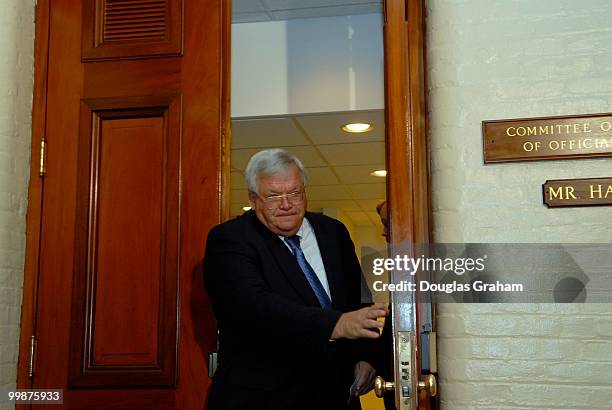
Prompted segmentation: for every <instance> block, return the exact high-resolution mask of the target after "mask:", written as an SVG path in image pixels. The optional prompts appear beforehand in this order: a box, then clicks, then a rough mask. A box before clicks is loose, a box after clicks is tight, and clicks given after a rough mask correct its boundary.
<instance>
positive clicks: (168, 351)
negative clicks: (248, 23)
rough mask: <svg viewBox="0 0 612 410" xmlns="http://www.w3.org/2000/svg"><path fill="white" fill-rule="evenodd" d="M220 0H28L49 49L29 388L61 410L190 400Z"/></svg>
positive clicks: (195, 388)
mask: <svg viewBox="0 0 612 410" xmlns="http://www.w3.org/2000/svg"><path fill="white" fill-rule="evenodd" d="M223 3H228V2H222V1H221V0H206V1H201V0H185V1H180V0H154V1H153V0H151V1H146V0H144V1H135V0H130V1H117V0H87V1H73V0H39V2H38V5H37V7H39V8H40V7H43V8H45V9H46V10H45V11H46V13H47V16H48V25H49V44H48V71H47V73H46V78H47V84H48V86H47V90H46V94H47V96H46V102H47V109H46V112H45V113H44V114H45V116H46V130H45V139H46V140H47V152H46V162H47V166H46V175H45V176H44V183H43V195H42V211H41V212H42V217H41V218H42V219H41V221H42V222H41V232H40V253H39V267H38V299H37V304H36V308H35V329H34V334H35V336H36V340H37V353H36V363H35V369H34V378H33V379H32V380H33V381H32V387H33V388H62V389H64V403H65V404H64V406H63V407H64V408H70V409H85V408H87V409H128V408H129V409H145V408H146V409H181V410H183V409H186V410H189V409H198V410H199V409H202V408H204V406H205V399H206V395H207V388H208V385H209V379H208V369H207V361H206V356H207V353H208V352H209V351H213V350H215V340H216V339H215V337H216V332H215V321H214V317H213V314H212V311H211V309H210V306H209V303H208V300H207V296H206V294H205V291H204V286H203V283H202V282H203V281H202V269H201V260H202V257H203V252H204V245H205V244H204V242H205V237H206V233H207V232H208V230H209V229H210V228H211V227H213V226H214V225H216V224H217V223H218V222H219V221H220V215H221V212H220V209H219V204H220V203H221V199H220V195H221V190H220V189H219V186H220V183H219V181H220V175H221V164H222V159H221V158H222V153H223V151H222V136H223V135H225V131H224V130H225V127H226V122H225V118H226V117H227V109H228V104H227V87H228V85H227V84H226V83H225V81H226V77H225V75H224V74H223V70H227V68H228V62H227V61H224V60H222V57H223V56H227V55H229V54H228V53H227V51H225V50H224V48H227V47H229V41H228V40H229V38H228V34H229V28H230V26H229V20H227V21H226V19H228V18H229V9H226V7H229V5H227V4H223ZM41 13H42V14H43V15H44V13H43V12H40V10H39V15H41ZM109 16H110V17H109ZM111 17H112V18H111ZM224 30H225V31H224ZM37 75H41V73H40V72H38V73H37ZM42 75H44V73H43V74H42ZM35 115H36V114H35ZM33 177H34V176H33ZM27 274H33V275H35V273H27ZM26 362H27V359H24V358H21V359H20V372H21V375H22V376H21V377H20V380H23V379H24V377H23V371H24V365H23V364H24V363H26ZM20 384H21V386H20V387H23V388H26V387H29V386H27V385H23V384H22V383H20ZM37 408H45V406H44V405H37ZM49 408H58V406H53V407H49Z"/></svg>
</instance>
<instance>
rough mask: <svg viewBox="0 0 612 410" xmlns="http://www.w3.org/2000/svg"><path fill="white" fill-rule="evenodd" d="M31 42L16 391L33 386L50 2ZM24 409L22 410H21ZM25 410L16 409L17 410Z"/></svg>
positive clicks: (40, 11)
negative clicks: (29, 127)
mask: <svg viewBox="0 0 612 410" xmlns="http://www.w3.org/2000/svg"><path fill="white" fill-rule="evenodd" d="M35 13H36V26H35V40H34V98H33V102H32V140H31V152H32V155H31V158H32V159H31V161H30V181H29V184H28V211H27V216H26V252H25V266H24V280H23V301H22V304H21V331H20V337H19V358H18V364H17V388H19V389H26V388H29V387H30V386H31V384H32V379H31V378H30V377H29V375H28V366H29V358H30V338H31V336H32V335H35V330H36V300H37V292H38V260H39V252H40V235H41V218H42V200H43V189H44V177H41V176H40V175H39V169H40V163H39V158H40V146H41V138H43V137H44V136H45V134H46V122H47V121H46V113H47V73H48V62H49V54H48V51H49V29H50V27H49V25H50V22H49V15H50V13H49V0H38V2H37V4H36V11H35ZM22 406H23V407H22ZM20 407H22V408H25V405H18V406H17V408H20Z"/></svg>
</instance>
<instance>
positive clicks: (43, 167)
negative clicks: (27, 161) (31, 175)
mask: <svg viewBox="0 0 612 410" xmlns="http://www.w3.org/2000/svg"><path fill="white" fill-rule="evenodd" d="M46 146H47V141H45V137H42V138H41V139H40V169H39V174H40V176H41V177H44V176H45V174H46V173H47V170H46V164H45V147H46Z"/></svg>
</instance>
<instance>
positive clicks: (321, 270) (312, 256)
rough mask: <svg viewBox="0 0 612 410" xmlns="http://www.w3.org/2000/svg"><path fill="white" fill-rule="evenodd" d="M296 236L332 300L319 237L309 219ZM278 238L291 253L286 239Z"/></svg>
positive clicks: (304, 221) (303, 223)
mask: <svg viewBox="0 0 612 410" xmlns="http://www.w3.org/2000/svg"><path fill="white" fill-rule="evenodd" d="M296 235H298V236H299V237H300V247H301V248H302V252H304V256H305V257H306V260H307V261H308V263H309V264H310V266H311V267H312V270H314V271H315V274H316V275H317V278H319V281H320V282H321V285H323V289H325V292H326V293H327V296H329V300H332V298H331V292H330V291H329V282H328V281H327V273H326V272H325V266H323V258H321V251H320V250H319V244H318V243H317V237H316V236H315V233H314V230H313V229H312V226H311V225H310V222H308V219H306V218H304V220H303V221H302V225H301V226H300V229H298V231H297V233H296ZM278 237H279V238H281V240H282V241H283V243H284V244H285V246H286V247H287V248H289V250H290V251H291V247H290V246H289V245H288V244H287V242H285V240H284V237H283V236H280V235H279V236H278ZM292 253H293V252H292Z"/></svg>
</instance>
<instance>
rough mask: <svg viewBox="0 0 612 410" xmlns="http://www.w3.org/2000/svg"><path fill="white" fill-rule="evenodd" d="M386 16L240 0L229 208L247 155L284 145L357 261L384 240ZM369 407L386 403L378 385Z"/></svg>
mask: <svg viewBox="0 0 612 410" xmlns="http://www.w3.org/2000/svg"><path fill="white" fill-rule="evenodd" d="M330 4H333V5H330ZM383 24H384V17H383V4H382V1H368V2H364V1H359V0H343V1H339V2H329V1H320V0H307V1H300V2H286V1H284V2H280V1H279V2H275V1H247V0H233V2H232V45H231V51H232V76H231V89H232V98H231V129H232V131H231V135H232V138H231V191H230V198H231V199H230V201H229V206H230V210H229V213H228V212H225V214H226V215H227V214H229V216H230V218H232V217H236V216H238V215H241V214H242V213H244V212H245V211H248V210H249V209H250V208H249V203H248V191H247V187H246V182H245V175H244V170H245V167H246V165H247V162H248V160H249V159H250V157H251V156H252V155H253V154H255V153H256V152H258V151H259V150H262V149H266V148H284V149H286V150H287V151H289V152H290V153H291V154H293V155H295V156H297V157H298V158H299V159H300V160H301V161H302V163H303V165H304V167H305V171H306V175H307V178H308V182H307V184H306V194H307V197H308V211H310V212H315V213H322V214H324V215H327V216H330V217H332V218H335V219H338V220H340V221H341V222H342V223H343V224H344V225H345V226H346V227H347V229H348V231H349V233H350V235H351V239H352V240H353V242H354V244H355V250H356V253H357V256H358V258H360V260H362V258H364V257H366V258H367V257H369V256H371V253H372V249H374V248H375V249H378V250H382V249H385V248H386V242H385V238H384V237H383V235H382V234H383V232H384V228H383V225H382V223H381V219H380V216H379V215H378V213H377V207H378V206H379V205H380V204H381V203H383V202H384V201H385V200H386V178H385V176H386V169H387V167H386V155H385V146H386V144H385V133H386V131H385V109H384V105H385V93H384V64H385V60H384V40H383ZM349 124H364V125H363V126H362V127H363V129H364V130H360V131H362V132H351V129H350V127H348V128H347V125H349ZM358 127H359V126H358ZM358 131H359V130H358ZM364 277H365V278H366V280H367V279H371V275H369V276H368V275H364ZM386 301H388V298H387V300H386ZM362 406H363V408H364V409H366V410H378V409H384V405H383V402H382V400H381V399H378V398H376V397H375V396H374V393H373V392H371V393H370V394H368V395H367V396H364V397H363V398H362Z"/></svg>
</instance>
